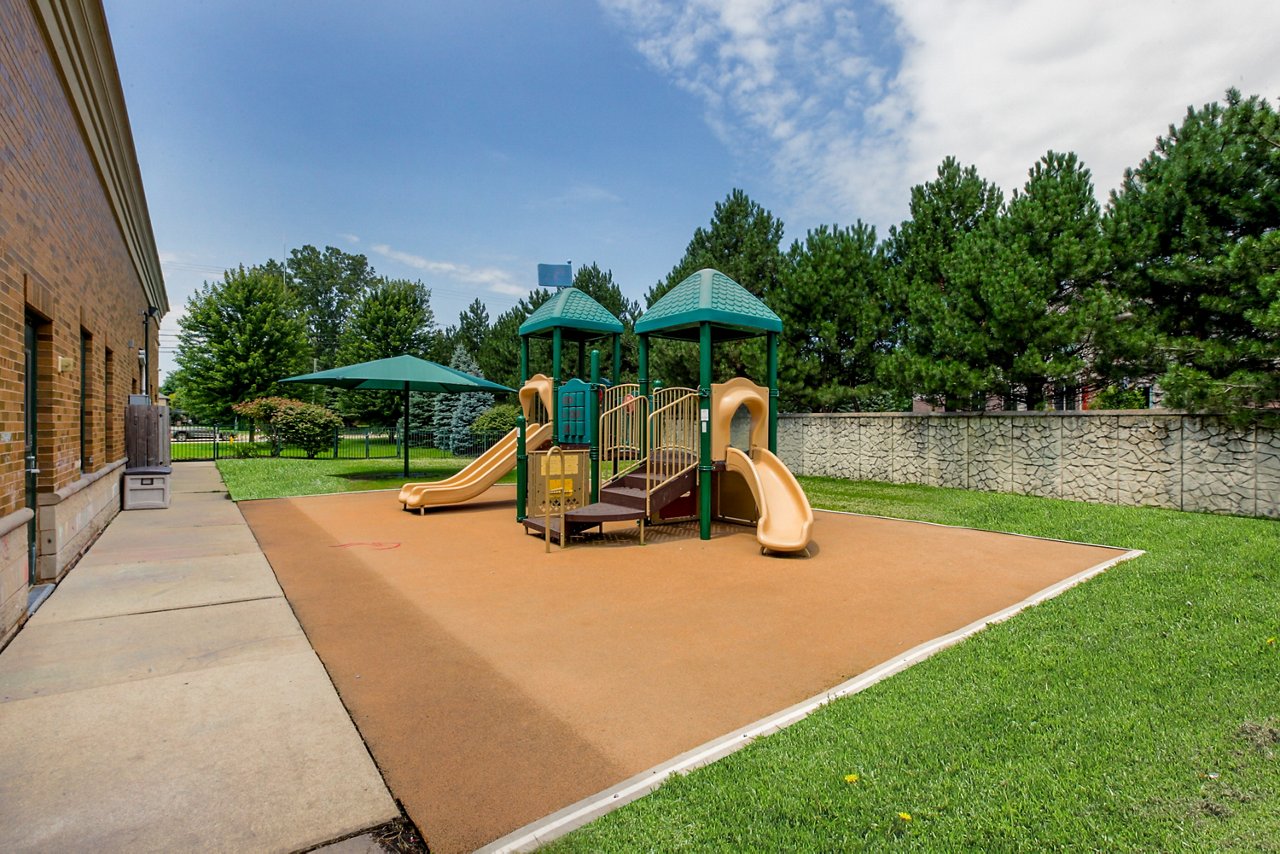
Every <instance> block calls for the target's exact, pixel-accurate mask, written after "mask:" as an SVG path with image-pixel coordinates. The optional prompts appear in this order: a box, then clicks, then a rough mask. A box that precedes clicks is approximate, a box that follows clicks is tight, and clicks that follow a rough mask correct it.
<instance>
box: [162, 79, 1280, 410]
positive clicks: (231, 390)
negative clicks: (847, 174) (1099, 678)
mask: <svg viewBox="0 0 1280 854" xmlns="http://www.w3.org/2000/svg"><path fill="white" fill-rule="evenodd" d="M1278 226H1280V117H1278V114H1277V112H1276V110H1275V108H1273V107H1272V105H1271V104H1270V103H1269V102H1268V101H1266V100H1265V99H1263V98H1260V97H1257V96H1253V97H1249V98H1245V97H1243V96H1242V95H1241V94H1240V93H1239V92H1238V91H1236V90H1230V91H1228V92H1227V93H1226V96H1225V98H1224V100H1223V101H1222V102H1215V103H1211V104H1207V105H1205V106H1203V107H1201V108H1198V109H1195V108H1192V109H1188V111H1187V113H1186V116H1185V117H1184V119H1183V121H1182V122H1181V124H1179V125H1177V126H1170V127H1169V129H1168V132H1167V133H1166V134H1165V135H1164V136H1161V137H1159V138H1158V139H1157V141H1156V145H1155V147H1154V149H1153V150H1152V151H1151V153H1150V154H1149V155H1148V156H1147V157H1145V158H1144V159H1143V160H1142V162H1141V163H1139V164H1138V165H1137V166H1136V167H1133V168H1131V169H1128V170H1126V173H1125V176H1124V180H1123V182H1122V183H1121V185H1120V187H1118V188H1117V189H1115V190H1113V191H1112V192H1111V193H1110V196H1109V198H1108V201H1107V203H1106V205H1105V206H1103V205H1099V203H1098V202H1097V199H1096V197H1095V193H1094V186H1093V182H1092V177H1091V175H1090V172H1089V170H1088V169H1087V168H1086V167H1085V165H1084V164H1083V163H1082V162H1080V160H1079V158H1077V157H1076V155H1074V154H1072V153H1060V152H1054V151H1050V152H1048V153H1046V154H1045V155H1044V156H1043V157H1042V158H1041V159H1040V160H1039V161H1037V162H1036V163H1035V164H1034V165H1033V166H1032V167H1031V169H1030V170H1029V172H1028V176H1027V180H1026V182H1025V184H1024V185H1023V186H1022V187H1021V188H1019V189H1018V190H1016V191H1015V192H1014V193H1013V194H1012V195H1011V197H1009V198H1008V199H1005V198H1004V194H1003V192H1002V191H1001V190H1000V188H999V187H997V186H995V185H993V184H992V183H990V182H989V181H987V180H985V179H984V178H982V177H981V175H979V174H978V172H977V170H976V169H975V168H974V167H973V166H966V165H963V164H961V163H960V162H958V161H957V160H956V159H954V158H950V157H949V158H947V159H945V160H944V161H943V162H942V163H941V164H940V165H939V166H938V169H937V173H936V177H935V178H933V179H932V180H930V181H928V182H925V183H923V184H920V185H918V186H916V187H913V188H912V189H911V194H910V207H909V216H908V218H907V219H906V220H905V221H904V222H902V223H901V224H899V225H897V226H894V227H891V228H890V229H889V231H888V234H887V235H886V236H885V237H884V238H883V239H879V238H878V237H877V235H876V230H875V228H874V227H872V226H870V225H867V224H866V223H863V222H861V221H855V222H854V223H853V224H852V225H848V226H843V227H842V226H838V225H821V226H818V227H816V228H814V229H811V230H810V231H809V232H808V233H807V234H806V235H805V236H804V237H803V238H801V239H797V240H794V241H793V242H792V243H791V245H790V246H789V247H785V248H784V247H783V245H782V241H783V234H784V224H783V223H782V221H781V220H779V219H778V218H777V217H775V216H774V215H773V214H772V213H770V212H769V211H768V210H766V209H765V208H763V207H762V206H760V205H759V204H758V203H756V202H755V201H753V200H752V199H751V198H750V197H749V196H748V195H747V194H746V193H745V192H743V191H742V190H737V189H735V190H733V191H732V192H730V193H729V195H728V196H727V197H726V198H725V199H724V200H723V201H721V202H720V203H718V204H716V206H715V209H714V212H713V214H712V217H711V220H710V222H709V224H708V225H707V226H705V227H700V228H698V229H697V230H696V231H695V232H694V235H693V237H692V239H691V240H690V242H689V244H688V246H687V248H686V250H685V253H684V255H683V257H682V258H681V259H680V260H679V261H678V262H677V263H676V264H675V265H674V266H673V267H672V269H671V271H670V273H668V274H667V276H666V277H664V278H663V279H662V280H661V281H659V282H657V283H656V284H655V285H654V286H653V287H652V288H650V289H649V290H648V291H647V293H646V294H645V298H644V306H643V307H642V306H641V304H640V303H639V302H638V301H635V300H631V299H628V298H627V297H626V296H625V295H624V294H623V293H622V290H621V288H620V287H619V286H618V284H617V283H616V282H615V281H614V279H613V275H612V272H611V271H609V270H607V269H602V268H601V267H600V266H599V265H598V264H596V263H592V264H589V265H587V266H585V267H581V268H580V269H578V270H577V271H576V273H575V276H574V285H575V286H576V287H578V288H580V289H582V290H583V291H585V292H586V293H588V294H589V295H591V296H592V297H594V298H595V299H596V300H597V301H599V302H600V303H601V304H602V305H603V306H604V307H605V308H606V309H608V310H609V311H611V312H612V313H614V314H615V315H616V316H618V317H619V319H620V320H622V322H623V324H624V326H625V328H626V330H627V332H626V335H625V336H624V348H623V354H622V361H623V364H622V373H623V374H624V375H625V376H627V377H629V378H634V376H635V371H636V362H637V356H636V354H637V346H636V341H635V338H634V334H633V333H632V332H631V330H632V328H633V327H634V324H635V322H636V320H638V319H639V318H640V316H641V315H642V314H643V312H644V310H645V308H647V307H650V306H652V305H653V304H654V303H655V302H656V301H657V300H658V299H659V298H660V297H661V296H662V295H663V294H665V293H666V292H667V291H668V290H670V289H671V288H673V287H674V286H675V285H676V284H678V283H679V282H681V281H683V280H684V279H685V278H686V277H687V276H688V275H690V274H691V273H694V272H696V271H697V270H699V269H702V268H704V267H714V268H716V269H718V270H721V271H722V272H724V273H726V274H727V275H729V276H730V277H732V278H733V279H735V280H736V281H738V282H739V283H740V284H742V285H743V286H744V287H745V288H747V290H749V291H750V292H751V293H753V294H755V295H756V296H758V297H760V298H761V299H762V300H764V302H765V303H766V304H767V305H769V307H770V308H772V309H773V310H774V311H775V312H776V313H777V314H778V315H779V316H780V317H781V319H782V321H783V333H782V335H781V337H780V342H779V375H780V383H781V405H782V407H783V408H784V409H785V410H788V411H816V412H831V411H868V410H901V409H904V408H909V407H910V405H911V402H912V400H913V399H923V400H925V401H927V402H929V403H931V404H934V405H936V406H939V407H943V408H945V409H948V410H973V409H989V408H1002V409H1020V408H1029V409H1035V408H1041V407H1046V406H1051V405H1052V403H1053V400H1054V398H1055V397H1057V398H1061V399H1064V400H1074V399H1076V398H1077V397H1078V395H1079V393H1080V392H1081V391H1082V390H1084V391H1088V392H1091V393H1094V394H1098V395H1100V400H1102V401H1103V402H1106V403H1109V404H1115V403H1120V404H1122V405H1134V404H1137V403H1139V402H1140V401H1139V399H1138V398H1137V395H1135V394H1134V389H1136V388H1139V387H1148V386H1156V387H1158V388H1159V389H1161V390H1162V391H1163V394H1164V398H1163V402H1164V403H1165V404H1166V405H1169V406H1173V407H1179V408H1186V409H1189V410H1192V411H1199V412H1221V413H1225V414H1228V415H1230V416H1231V417H1233V418H1234V419H1236V420H1237V421H1239V422H1242V423H1244V422H1248V421H1252V420H1258V419H1265V418H1268V417H1274V416H1275V415H1276V414H1277V413H1280V410H1277V409H1276V406H1277V402H1280V229H1278ZM549 296H550V294H549V293H548V292H546V291H543V290H540V289H532V290H530V292H529V294H528V296H527V297H525V298H523V299H521V300H519V301H518V302H517V304H516V305H515V306H513V307H511V308H510V309H508V310H506V311H504V312H503V313H502V314H500V315H498V316H497V317H496V318H494V319H492V321H491V320H490V318H489V315H488V311H487V309H486V308H485V306H484V304H483V303H482V302H481V301H480V300H479V299H477V300H475V301H474V302H472V303H471V305H469V306H468V307H467V308H466V309H465V310H464V311H463V312H462V313H461V314H460V316H459V317H458V319H457V322H456V323H455V324H452V325H449V326H447V327H444V328H440V327H438V326H437V324H436V321H435V317H434V314H433V312H432V310H431V306H430V291H429V289H428V288H427V287H426V286H425V285H424V284H423V283H421V282H417V281H407V280H397V279H386V278H380V277H378V276H377V275H376V274H375V272H374V270H373V269H372V267H371V266H370V265H369V263H368V260H367V259H366V258H365V257H364V256H362V255H352V254H348V253H345V252H342V251H340V250H338V249H335V248H333V247H327V248H326V249H324V250H323V251H321V250H318V249H316V248H315V247H312V246H304V247H302V248H301V249H295V250H293V251H292V252H291V253H290V257H289V258H288V259H287V261H285V262H276V261H268V262H267V263H265V264H262V265H258V266H255V267H250V268H244V267H242V268H239V269H237V270H231V271H227V273H226V275H225V276H224V280H223V281H222V282H218V283H209V284H206V285H205V286H204V287H203V288H202V289H201V290H200V291H199V292H198V293H197V294H195V295H194V296H193V297H192V298H191V300H190V301H189V303H188V309H187V316H186V318H185V319H184V321H183V329H182V332H181V335H180V345H179V350H178V358H177V361H178V364H179V368H180V369H179V371H178V372H177V373H176V374H175V375H174V376H173V377H172V378H171V380H172V382H171V386H172V388H173V389H175V390H176V391H177V392H178V394H179V396H180V398H181V401H182V405H183V406H184V407H185V408H187V409H188V410H190V411H193V412H199V413H201V414H206V415H210V416H216V415H220V414H223V413H224V412H225V411H226V408H227V407H229V406H230V405H231V404H233V403H235V402H237V401H241V400H245V399H248V398H249V397H253V396H258V395H262V394H269V393H273V392H277V391H278V388H276V386H275V385H274V384H275V380H277V379H279V378H280V377H283V376H288V375H290V374H294V373H302V372H305V371H308V370H312V369H313V368H316V369H324V368H327V367H332V366H334V365H340V364H349V363H353V362H360V361H366V360H369V359H374V358H380V357H383V356H390V355H398V354H400V353H406V352H407V353H414V354H418V355H422V356H424V357H425V358H429V359H433V360H435V361H440V362H449V363H455V366H459V365H464V366H466V367H464V369H466V370H469V371H470V372H473V373H479V374H482V375H483V376H485V377H487V378H488V379H491V380H495V381H497V382H500V383H502V384H504V385H509V386H515V385H516V384H517V383H518V382H519V377H518V375H517V374H518V370H519V368H518V365H519V357H518V354H519V338H518V331H517V330H518V328H519V326H520V324H521V323H523V322H524V320H525V319H526V318H527V317H528V316H529V315H530V314H532V313H533V312H534V311H535V310H536V309H537V308H538V307H539V306H541V305H542V303H544V302H545V301H546V300H547V299H548V298H549ZM534 346H535V351H534V353H533V354H532V356H533V362H534V364H535V365H541V364H543V363H544V362H545V364H546V365H548V366H549V365H550V356H549V354H547V353H546V352H545V348H546V346H547V345H545V344H543V343H541V342H534ZM540 348H541V349H540ZM601 355H602V361H603V362H604V367H605V371H606V374H607V373H608V372H610V371H611V367H612V366H611V365H610V364H609V363H610V360H611V359H612V352H611V351H610V348H607V347H603V348H601ZM764 358H765V357H764V347H763V344H762V342H761V341H759V340H747V341H743V342H730V343H726V344H724V345H721V346H719V347H718V349H717V352H716V354H715V370H716V374H717V376H719V377H728V376H732V375H736V374H747V375H749V376H754V377H756V378H760V377H761V376H762V375H763V366H764ZM576 361H577V354H576V348H568V351H567V352H566V353H565V375H566V376H572V375H582V374H584V373H585V366H580V365H577V364H576ZM696 370H697V357H696V352H695V351H694V348H693V346H692V345H686V344H681V343H679V342H670V343H668V342H663V343H662V345H661V346H658V347H655V348H654V349H653V351H652V358H651V369H650V373H651V375H652V377H653V378H655V379H661V380H662V381H663V382H664V383H665V384H667V385H693V384H696ZM291 393H293V394H299V393H301V394H304V395H305V394H307V393H308V392H305V391H303V390H301V389H296V388H295V389H292V390H291ZM314 394H316V395H327V397H326V401H327V402H328V403H329V404H331V405H332V406H334V407H335V408H337V409H338V410H339V411H340V412H341V413H342V414H343V415H344V416H345V417H347V418H349V419H352V420H359V421H364V422H366V423H390V422H391V421H393V420H394V418H395V417H396V414H397V409H396V406H397V404H396V403H395V402H394V401H392V400H390V398H391V397H392V396H390V395H376V394H363V395H361V394H357V393H342V394H337V395H335V394H333V393H330V392H324V391H323V390H316V391H315V392H314ZM473 408H474V407H473ZM426 414H427V413H425V412H424V413H423V415H426ZM433 417H434V418H435V420H436V421H437V422H439V420H440V416H439V414H438V413H436V414H433Z"/></svg>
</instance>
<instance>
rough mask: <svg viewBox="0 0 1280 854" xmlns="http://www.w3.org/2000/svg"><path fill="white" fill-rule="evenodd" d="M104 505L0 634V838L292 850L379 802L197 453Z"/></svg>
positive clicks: (297, 631) (331, 694)
mask: <svg viewBox="0 0 1280 854" xmlns="http://www.w3.org/2000/svg"><path fill="white" fill-rule="evenodd" d="M172 485H173V501H172V506H171V507H170V508H169V509H167V510H137V511H130V512H125V513H121V514H120V515H119V516H117V517H116V519H115V520H114V521H113V522H112V523H111V524H110V526H108V528H107V530H106V531H105V532H104V533H103V535H102V537H101V538H100V539H99V540H98V542H97V543H95V544H94V546H93V547H92V548H91V549H90V550H89V552H88V553H87V554H86V555H85V556H84V558H82V559H81V561H80V563H79V564H78V565H77V566H76V567H75V569H73V570H72V571H71V572H70V573H69V574H68V575H67V577H66V578H65V579H64V580H63V582H62V583H61V584H60V585H59V586H58V588H57V590H55V591H54V593H53V595H52V596H51V597H50V598H49V599H48V601H46V602H45V603H44V605H43V607H42V608H41V609H40V610H39V611H38V612H37V613H36V615H35V616H34V617H32V619H31V620H30V621H29V622H28V624H27V626H26V627H25V628H24V629H23V630H22V631H21V632H20V633H19V634H18V636H17V637H16V638H15V639H14V641H13V642H12V643H11V644H10V645H9V647H8V648H7V649H6V650H5V651H4V653H3V654H0V767H2V768H3V772H0V826H3V827H4V828H5V847H6V849H7V850H10V851H29V850H30V851H34V850H40V851H54V850H59V851H90V850H97V851H126V850H127V851H177V850H194V849H199V850H209V851H222V850H225V851H297V850H299V849H305V848H309V847H312V846H315V845H319V844H322V843H324V842H327V841H329V840H333V839H338V838H340V837H344V836H347V835H350V834H353V833H355V832H357V831H360V830H363V829H366V828H369V827H373V826H375V825H379V824H382V823H385V822H387V821H390V820H392V819H394V818H395V817H396V816H397V815H398V811H397V809H396V806H395V803H394V802H393V800H392V798H391V795H390V794H389V793H388V791H387V789H386V786H385V785H384V784H383V782H382V778H381V776H380V775H379V773H378V771H377V769H376V768H375V767H374V764H373V761H372V760H371V759H370V757H369V754H368V751H367V750H366V749H365V746H364V744H363V742H362V741H361V740H360V736H359V734H358V733H357V732H356V729H355V727H354V726H353V725H352V723H351V720H350V718H349V717H348V716H347V712H346V710H345V709H344V708H343V706H342V703H341V702H340V701H339V699H338V695H337V693H336V692H335V691H334V688H333V685H332V683H331V682H330V681H329V677H328V675H327V674H326V673H325V671H324V668H323V667H322V666H321V664H320V661H319V659H317V658H316V655H315V653H314V652H313V651H312V649H311V646H310V645H309V644H308V643H307V639H306V637H305V636H304V635H303V633H302V630H301V628H300V627H299V626H298V622H297V620H296V619H295V618H294V616H293V612H292V611H291V610H290V608H289V604H288V602H286V601H285V599H284V596H283V594H282V593H281V591H280V587H279V585H277V584H276V580H275V575H274V574H273V573H272V571H271V567H270V566H269V565H268V564H267V561H266V558H264V557H263V555H262V552H261V550H260V549H259V548H258V544H257V541H256V540H255V539H254V537H253V534H252V533H251V532H250V531H249V528H248V526H247V525H245V522H244V518H243V517H242V516H241V515H240V511H239V509H238V508H237V507H236V505H235V504H234V503H232V502H231V501H230V500H228V498H227V494H226V490H225V488H224V487H223V485H222V480H221V478H220V477H219V475H218V471H217V469H216V468H214V467H213V465H212V464H210V463H183V464H181V465H178V466H175V467H174V473H173V479H172Z"/></svg>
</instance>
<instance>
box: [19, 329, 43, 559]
mask: <svg viewBox="0 0 1280 854" xmlns="http://www.w3.org/2000/svg"><path fill="white" fill-rule="evenodd" d="M24 350H25V352H26V378H25V382H24V386H23V388H24V393H23V428H22V430H23V435H24V436H25V437H26V448H25V452H24V461H25V463H26V484H27V507H29V508H31V514H32V515H31V520H30V521H29V522H27V581H28V582H29V583H31V584H35V583H36V545H37V542H38V541H37V539H36V517H35V511H36V476H37V475H39V473H40V469H39V468H38V467H37V466H36V433H37V430H36V426H37V425H36V378H37V374H38V372H37V368H38V366H39V363H38V361H37V359H36V326H35V323H34V322H33V321H32V319H31V318H30V317H28V318H27V322H26V334H25V345H24Z"/></svg>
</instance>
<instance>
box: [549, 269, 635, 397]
mask: <svg viewBox="0 0 1280 854" xmlns="http://www.w3.org/2000/svg"><path fill="white" fill-rule="evenodd" d="M573 286H574V287H575V288H577V289H578V290H580V291H582V292H583V293H584V294H586V295H587V296H589V297H591V298H592V299H593V300H595V301H596V302H598V303H600V305H602V306H604V308H605V309H606V310H608V312H609V313H610V314H612V315H613V316H614V317H616V318H618V320H619V321H621V322H622V327H623V330H624V331H623V333H622V376H624V377H630V378H631V379H632V380H633V381H634V379H635V376H636V370H637V368H638V367H639V361H640V357H639V344H638V343H637V339H636V337H635V333H634V332H633V331H632V330H634V329H635V326H636V321H637V320H639V319H640V314H641V310H640V303H639V302H638V301H637V300H633V299H627V297H626V296H625V295H624V294H623V293H622V288H620V287H618V284H617V283H616V282H614V280H613V271H612V270H601V269H600V265H599V264H597V263H595V262H594V261H593V262H592V263H590V264H587V265H586V266H583V267H579V268H578V271H577V272H576V273H574V274H573ZM591 346H593V347H597V348H598V349H599V350H600V376H602V377H604V378H605V379H609V378H610V377H612V376H613V342H612V341H609V340H608V339H605V340H602V341H600V342H599V343H598V344H593V345H591ZM565 357H566V361H565V376H567V377H572V376H577V377H582V378H583V379H590V374H591V366H590V363H589V362H588V364H586V365H579V364H578V352H577V348H574V347H566V348H565ZM589 358H590V355H589V351H588V359H589Z"/></svg>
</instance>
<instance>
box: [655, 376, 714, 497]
mask: <svg viewBox="0 0 1280 854" xmlns="http://www.w3.org/2000/svg"><path fill="white" fill-rule="evenodd" d="M659 394H662V395H663V397H662V399H663V400H665V401H666V402H665V403H664V404H663V405H662V406H660V407H657V408H655V409H654V410H653V412H651V413H650V414H649V417H648V418H647V419H646V429H647V432H648V434H649V455H648V471H649V478H648V484H647V485H646V487H645V496H644V512H645V516H646V517H647V516H649V515H651V514H652V512H653V507H652V500H653V493H654V492H655V491H656V490H658V489H661V488H662V487H664V486H666V485H667V484H668V483H671V482H672V481H673V480H675V479H676V478H678V477H680V476H681V475H683V474H685V473H686V472H688V471H690V470H691V469H693V468H695V467H697V465H698V450H699V447H700V444H701V436H700V434H699V432H698V426H699V408H700V407H699V406H698V392H696V391H694V390H693V389H687V388H666V389H662V390H661V391H660V392H659ZM656 397H657V395H655V398H656ZM655 403H656V400H655ZM655 475H656V477H655Z"/></svg>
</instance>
